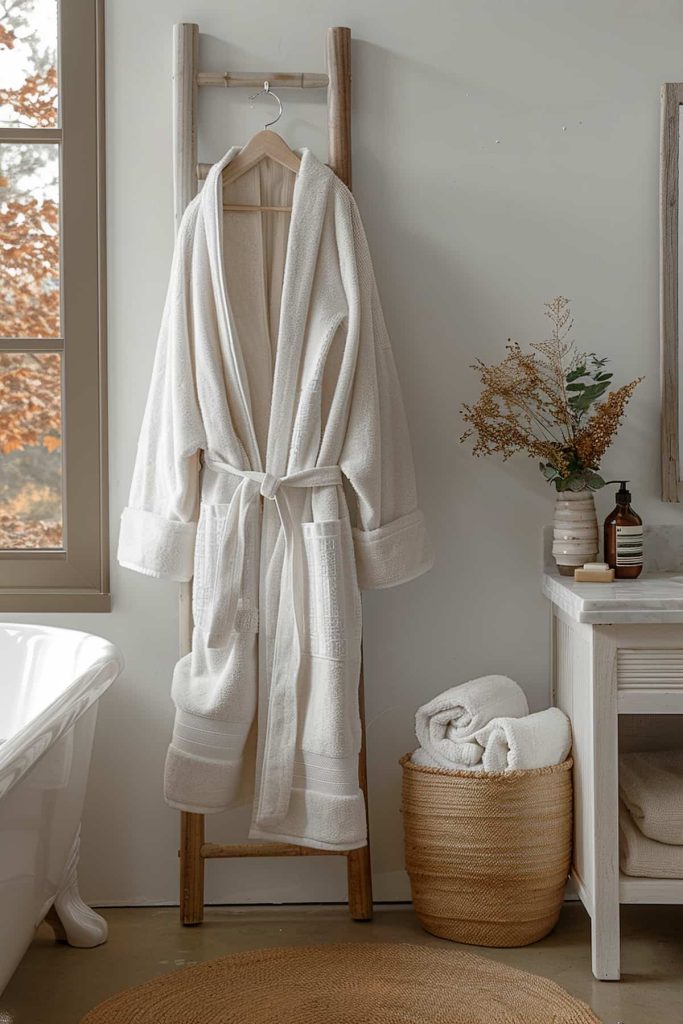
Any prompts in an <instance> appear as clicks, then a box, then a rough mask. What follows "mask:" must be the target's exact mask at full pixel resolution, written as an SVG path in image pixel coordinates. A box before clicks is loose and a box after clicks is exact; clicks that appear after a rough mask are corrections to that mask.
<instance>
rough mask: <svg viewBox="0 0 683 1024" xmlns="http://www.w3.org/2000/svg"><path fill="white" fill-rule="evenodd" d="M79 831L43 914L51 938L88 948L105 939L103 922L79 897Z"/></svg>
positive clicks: (107, 930)
mask: <svg viewBox="0 0 683 1024" xmlns="http://www.w3.org/2000/svg"><path fill="white" fill-rule="evenodd" d="M80 845H81V837H80V834H79V835H77V836H76V838H75V840H74V845H73V847H72V848H71V853H70V855H69V860H68V863H67V866H66V869H65V871H64V876H63V878H62V884H61V885H60V887H59V891H58V893H57V896H56V897H55V901H54V903H53V904H52V907H51V908H50V912H49V913H48V915H47V918H46V920H47V922H48V924H50V925H51V926H52V928H53V930H54V933H55V937H56V938H57V939H60V940H61V941H63V942H68V943H69V945H70V946H78V947H79V948H80V949H88V948H90V947H91V946H100V945H101V944H102V943H103V942H106V941H107V935H108V933H109V928H108V926H107V922H106V921H105V920H104V918H103V917H100V915H99V914H96V913H95V911H94V910H92V909H91V908H90V907H89V906H88V905H87V903H84V902H83V900H82V899H81V894H80V893H79V891H78V855H79V850H80Z"/></svg>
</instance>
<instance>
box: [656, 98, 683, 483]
mask: <svg viewBox="0 0 683 1024" xmlns="http://www.w3.org/2000/svg"><path fill="white" fill-rule="evenodd" d="M681 105H683V83H676V82H667V83H666V84H665V85H663V86H662V109H661V114H662V120H661V148H660V179H659V182H660V186H659V227H660V249H659V322H660V358H661V400H662V412H661V467H662V501H678V500H679V498H678V484H679V481H680V478H681V471H680V462H679V455H680V449H679V415H678V403H679V380H678V367H679V359H678V348H679V340H680V339H679V331H678V217H679V208H678V207H679V187H678V172H679V166H678V165H679V160H678V153H679V122H680V108H681Z"/></svg>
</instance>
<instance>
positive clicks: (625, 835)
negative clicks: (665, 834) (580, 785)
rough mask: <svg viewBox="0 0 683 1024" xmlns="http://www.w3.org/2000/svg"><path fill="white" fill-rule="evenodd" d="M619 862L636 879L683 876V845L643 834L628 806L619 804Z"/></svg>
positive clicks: (625, 871) (626, 873)
mask: <svg viewBox="0 0 683 1024" xmlns="http://www.w3.org/2000/svg"><path fill="white" fill-rule="evenodd" d="M619 864H620V867H621V870H622V871H623V872H624V874H625V875H635V876H636V877H637V878H683V846H680V845H675V844H674V843H658V842H657V840H656V839H650V838H649V836H645V835H643V833H642V832H641V831H640V829H639V828H638V826H637V825H636V824H635V822H634V821H633V818H632V817H631V815H630V814H629V811H628V808H627V807H626V805H625V804H624V803H623V802H621V803H620V805H619Z"/></svg>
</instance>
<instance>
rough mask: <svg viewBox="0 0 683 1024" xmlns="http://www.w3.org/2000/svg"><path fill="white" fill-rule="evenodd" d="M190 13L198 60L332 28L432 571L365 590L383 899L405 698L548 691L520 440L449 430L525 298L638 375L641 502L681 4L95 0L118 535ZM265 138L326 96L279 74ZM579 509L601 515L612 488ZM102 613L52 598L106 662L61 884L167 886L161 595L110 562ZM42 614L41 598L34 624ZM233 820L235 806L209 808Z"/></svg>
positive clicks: (229, 96)
mask: <svg viewBox="0 0 683 1024" xmlns="http://www.w3.org/2000/svg"><path fill="white" fill-rule="evenodd" d="M183 20H186V21H197V22H199V25H200V31H201V33H202V35H201V40H200V55H201V65H202V68H204V69H207V70H208V69H213V70H223V69H226V68H232V69H247V70H248V69H252V68H266V67H270V68H275V69H285V70H286V69H292V70H322V69H323V68H324V50H323V45H324V36H325V30H326V28H327V26H328V25H332V24H346V25H349V26H351V29H352V31H353V34H354V44H353V70H354V106H353V135H354V185H355V192H356V196H357V198H358V202H359V204H360V208H361V212H362V213H363V215H364V218H365V224H366V228H367V232H368V236H369V239H370V243H371V248H372V250H373V253H374V259H375V267H376V272H377V277H378V280H379V284H380V291H381V293H382V296H383V300H384V306H385V312H386V318H387V321H388V324H389V329H390V332H391V334H392V336H393V344H394V350H395V353H396V359H397V362H398V366H399V371H400V373H401V377H402V380H403V386H404V393H405V398H406V405H407V409H408V416H409V419H410V424H411V427H412V435H413V443H414V452H415V461H416V465H417V474H418V483H419V489H420V494H421V499H422V504H423V507H424V509H425V512H426V515H427V519H428V521H429V525H430V527H431V530H432V533H433V538H434V542H435V546H436V550H437V564H436V567H435V569H434V570H433V571H432V572H431V573H430V574H429V575H428V576H426V577H423V578H422V579H420V580H418V581H416V582H414V583H412V584H409V585H407V586H405V587H402V588H399V589H396V590H393V591H387V592H378V593H372V594H369V595H368V596H367V597H366V599H365V604H364V608H365V658H366V662H365V664H366V681H367V682H366V689H367V705H368V708H367V721H368V748H369V762H370V800H371V813H372V849H373V858H374V869H375V892H376V896H377V897H378V898H379V899H395V898H401V897H405V895H406V893H407V886H406V883H405V879H404V876H403V872H402V860H403V857H402V833H401V823H400V816H399V812H398V804H399V788H400V771H399V769H398V767H397V760H398V758H399V756H400V755H401V754H402V753H404V752H405V751H406V750H408V749H410V748H411V746H412V745H413V736H412V717H413V712H414V709H415V707H416V706H417V705H418V704H420V703H422V702H423V701H424V700H425V699H427V698H429V697H431V696H432V695H433V694H435V693H436V692H437V691H439V690H440V689H443V688H444V687H445V686H446V685H448V684H451V683H453V682H457V681H461V680H465V679H468V678H471V677H472V676H474V675H477V674H481V673H484V672H505V673H508V674H510V675H512V676H514V677H515V678H516V679H518V680H519V681H520V682H521V683H522V684H523V686H524V687H525V689H526V691H527V693H528V696H529V699H530V702H531V704H532V705H533V707H534V708H540V707H543V706H545V705H546V704H547V697H548V644H547V625H548V618H547V610H546V608H545V605H544V601H543V599H542V598H541V596H540V593H539V568H540V555H539V549H540V539H539V538H540V531H541V527H542V525H543V524H544V523H546V522H548V521H549V519H550V517H551V510H552V502H553V495H552V492H551V491H550V490H549V489H548V488H547V487H546V485H545V484H544V483H543V481H542V480H541V477H540V474H539V473H538V470H537V469H536V467H535V465H534V464H533V463H531V462H528V461H525V460H524V459H523V458H519V459H517V460H515V461H514V462H511V463H507V464H501V463H498V462H496V461H493V460H491V461H482V460H479V461H475V460H474V459H472V457H471V455H470V454H469V451H468V450H467V448H466V447H464V446H460V445H459V444H458V436H459V434H460V432H461V429H462V425H461V421H460V418H459V413H458V410H459V407H460V404H461V403H462V402H463V401H465V400H472V399H473V398H474V397H475V395H476V390H477V389H476V381H475V377H474V375H473V373H472V372H471V370H470V369H469V368H468V367H469V366H470V364H471V363H472V362H473V361H474V359H475V358H476V357H477V356H480V357H482V358H484V359H485V360H494V359H497V358H499V357H500V355H501V352H502V349H503V345H504V343H505V341H506V339H507V338H508V336H509V335H513V336H514V337H516V338H517V339H519V340H521V341H528V340H532V339H539V338H541V337H543V336H544V331H545V328H546V323H545V321H544V318H543V315H542V312H543V302H544V301H546V300H548V299H550V298H552V297H554V296H555V295H558V294H564V295H566V296H568V297H569V298H571V299H572V300H573V304H574V314H575V318H576V335H577V339H578V340H579V342H580V343H581V344H582V345H584V346H585V347H586V348H588V349H589V350H590V349H595V350H597V351H598V352H599V353H602V354H605V355H608V356H610V357H611V358H612V359H613V361H614V367H613V368H614V369H615V371H616V373H617V376H618V377H619V378H620V379H623V380H626V379H630V378H631V377H634V376H636V375H638V374H641V373H644V374H646V380H645V382H644V383H643V384H642V385H641V387H640V388H639V391H638V393H637V397H636V398H635V400H634V402H633V405H632V409H631V411H630V413H629V416H628V419H627V421H626V423H625V426H624V428H623V430H622V434H621V438H620V439H619V441H618V442H617V444H616V445H615V447H614V449H613V451H612V452H611V453H610V455H609V457H608V459H607V461H606V463H605V469H606V472H607V474H608V476H610V477H614V476H619V477H622V476H626V477H629V478H630V479H631V481H632V490H633V495H634V504H635V506H636V508H637V509H638V510H640V511H641V512H642V513H643V515H644V516H645V518H646V521H649V522H651V523H654V522H658V523H666V522H678V521H681V512H680V511H679V510H678V508H676V507H671V506H665V505H662V504H660V502H659V500H658V490H659V480H658V459H659V451H658V415H659V412H658V402H659V397H658V390H659V385H658V341H657V330H658V328H657V319H658V313H657V259H658V251H657V174H658V124H659V86H660V84H661V83H662V82H664V81H666V80H669V81H677V80H680V79H681V78H682V77H683V56H682V55H683V9H682V8H681V5H680V4H679V3H678V2H676V0H668V2H665V0H661V2H648V3H643V2H639V0H630V2H629V0H571V2H569V0H565V2H562V0H447V2H439V0H421V2H420V3H414V2H406V0H394V2H391V3H390V2H388V0H384V2H382V3H379V2H374V3H373V2H368V0H339V2H338V3H336V4H333V3H329V2H312V0H287V2H286V3H282V2H277V0H259V2H258V3H247V2H242V3H232V4H226V3H225V0H204V2H203V3H196V4H193V3H191V2H189V0H186V2H185V3H181V2H179V0H170V2H165V0H154V2H152V0H147V2H145V3H140V2H139V0H116V2H110V3H109V4H108V10H107V32H108V43H107V61H108V86H107V91H108V100H107V111H108V131H109V139H108V150H109V160H108V197H109V227H108V231H109V309H110V315H109V350H110V356H109V380H110V410H111V422H110V439H111V463H110V473H111V518H112V544H113V545H114V546H115V541H116V533H117V529H118V517H119V514H120V511H121V508H122V507H123V505H124V503H125V499H126V492H127V488H128V483H129V478H130V473H131V469H132V463H133V456H134V450H135V442H136V436H137V431H138V427H139V424H140V419H141V415H142V409H143V402H144V398H145V393H146V388H147V383H148V379H149V373H150V368H151V362H152V355H153V349H154V343H155V335H156V330H157V324H158V320H159V315H160V311H161V305H162V301H163V295H164V290H165V284H166V275H167V272H168V267H169V261H170V255H171V247H172V241H173V234H172V217H171V208H172V201H171V158H170V157H171V136H170V130H171V106H170V80H169V75H170V54H171V26H172V24H173V22H175V21H183ZM283 99H284V100H285V117H284V120H283V122H282V131H283V134H284V136H285V137H286V138H287V140H288V141H289V142H290V143H291V144H292V145H296V146H299V145H307V146H310V147H311V148H312V149H313V150H314V151H315V152H316V153H317V154H318V155H319V156H321V157H325V154H326V133H325V107H324V100H323V97H322V96H321V97H314V96H311V95H302V94H301V93H293V92H284V93H283ZM265 109H268V110H270V107H269V106H268V105H267V102H266V103H264V101H263V100H260V101H259V102H258V108H257V109H254V110H250V107H249V103H248V100H247V99H246V96H244V94H242V93H241V92H237V91H234V92H233V91H231V92H229V93H228V92H225V91H220V90H211V91H210V94H204V95H202V98H201V119H202V125H203V126H204V125H208V124H210V125H211V130H210V131H206V130H205V129H204V127H202V131H201V133H200V159H202V160H205V161H207V160H213V159H216V158H218V157H219V156H220V155H221V154H222V152H223V151H224V150H225V149H226V148H227V147H228V145H230V144H234V143H240V142H242V141H244V140H246V139H247V138H248V136H249V135H250V134H251V132H252V131H254V130H256V129H258V128H259V127H261V123H262V122H261V118H262V111H263V110H265ZM609 492H610V493H609V495H603V496H602V497H601V498H600V501H599V513H600V514H601V515H603V516H604V515H605V514H606V512H607V511H608V506H611V502H612V493H611V492H612V488H609ZM112 591H113V602H114V604H113V611H112V613H111V614H110V615H90V616H87V615H78V616H76V615H74V616H52V617H50V621H53V622H57V623H60V622H61V623H63V624H66V625H71V626H75V627H78V628H83V629H91V630H92V631H94V632H100V633H102V634H104V635H105V636H107V637H110V638H111V639H112V640H114V641H115V642H116V643H118V644H119V645H120V646H121V648H122V650H123V652H124V654H125V658H126V661H127V666H128V667H127V670H126V673H125V675H124V677H123V678H122V679H121V680H120V682H119V683H118V685H117V686H116V687H115V688H114V689H113V690H112V691H111V692H110V694H109V695H108V696H107V697H106V698H105V700H104V701H103V702H102V708H101V715H100V720H99V725H98V731H97V736H96V746H95V755H94V764H93V772H92V781H91V787H90V792H89V796H88V802H87V810H86V815H85V820H84V848H83V863H82V870H81V875H82V883H83V885H82V887H83V890H84V894H85V896H86V898H89V899H91V900H93V901H98V902H99V901H101V902H111V903H137V902H140V903H144V902H172V901H175V900H176V892H177V883H176V873H177V859H176V849H177V826H178V821H177V817H178V816H177V814H176V813H174V812H173V811H171V810H169V809H168V808H166V807H165V806H164V804H163V802H162V798H161V776H162V766H163V759H164V753H165V746H166V742H167V738H168V735H169V731H170V728H171V718H172V708H171V703H170V699H169V682H170V676H171V670H172V666H173V662H174V658H175V652H176V649H177V639H176V638H177V606H176V589H175V587H174V586H173V585H165V584H163V583H159V582H157V581H155V580H150V579H146V578H144V577H142V576H138V575H136V574H133V573H130V572H127V571H124V570H120V569H119V568H118V567H117V566H116V565H113V566H112ZM44 618H47V617H44ZM209 827H210V831H211V834H212V836H215V837H216V838H227V837H228V836H229V837H231V838H234V839H236V838H238V837H242V836H243V835H244V829H245V827H246V822H245V819H244V817H243V816H238V817H229V816H225V817H221V818H220V819H214V820H213V821H212V822H210V824H209ZM207 886H208V897H209V899H211V900H215V901H219V902H239V901H244V900H246V901H257V902H258V901H261V902H265V901H271V900H272V901H296V900H316V899H327V900H336V899H342V898H343V896H344V876H343V862H342V861H341V860H340V861H339V862H337V860H336V859H334V860H327V859H320V860H319V861H316V860H307V861H305V862H302V863H298V862H296V861H287V862H268V863H265V862H246V861H240V862H237V863H234V864H233V863H229V862H220V863H214V864H211V865H210V866H209V867H208V869H207Z"/></svg>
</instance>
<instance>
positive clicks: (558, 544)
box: [553, 491, 599, 576]
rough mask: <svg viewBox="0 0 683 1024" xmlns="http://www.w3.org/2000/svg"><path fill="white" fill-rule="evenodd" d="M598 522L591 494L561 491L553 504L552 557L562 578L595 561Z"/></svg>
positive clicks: (589, 492) (597, 546)
mask: <svg viewBox="0 0 683 1024" xmlns="http://www.w3.org/2000/svg"><path fill="white" fill-rule="evenodd" d="M598 548H599V545H598V520H597V517H596V515H595V502H594V501H593V494H592V492H591V491H562V492H561V493H560V494H558V496H557V501H556V502H555V515H554V517H553V557H554V558H555V561H556V562H557V568H558V569H559V571H560V574H561V575H562V576H573V575H574V569H576V567H577V565H583V564H584V562H594V561H596V559H597V557H598Z"/></svg>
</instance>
